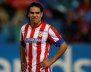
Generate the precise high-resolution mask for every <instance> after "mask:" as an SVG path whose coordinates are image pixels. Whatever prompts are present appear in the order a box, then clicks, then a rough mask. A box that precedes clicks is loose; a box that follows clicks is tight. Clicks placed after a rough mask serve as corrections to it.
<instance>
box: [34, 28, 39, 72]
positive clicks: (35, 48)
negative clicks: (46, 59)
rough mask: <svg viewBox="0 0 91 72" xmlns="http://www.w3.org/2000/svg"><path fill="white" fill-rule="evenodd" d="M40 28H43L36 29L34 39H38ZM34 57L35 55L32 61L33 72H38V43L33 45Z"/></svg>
mask: <svg viewBox="0 0 91 72" xmlns="http://www.w3.org/2000/svg"><path fill="white" fill-rule="evenodd" d="M40 27H41V26H39V27H38V28H36V30H35V33H34V36H33V38H37V37H38V34H39V29H40ZM32 55H33V59H32V71H33V72H36V57H37V47H36V43H32Z"/></svg>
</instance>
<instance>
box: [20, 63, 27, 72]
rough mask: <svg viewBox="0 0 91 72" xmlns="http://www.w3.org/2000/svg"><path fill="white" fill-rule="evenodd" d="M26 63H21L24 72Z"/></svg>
mask: <svg viewBox="0 0 91 72" xmlns="http://www.w3.org/2000/svg"><path fill="white" fill-rule="evenodd" d="M26 68H27V64H26V63H21V71H22V72H26Z"/></svg>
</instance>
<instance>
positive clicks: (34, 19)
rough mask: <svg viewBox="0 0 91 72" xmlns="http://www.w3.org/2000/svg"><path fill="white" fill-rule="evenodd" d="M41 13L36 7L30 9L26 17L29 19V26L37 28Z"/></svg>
mask: <svg viewBox="0 0 91 72" xmlns="http://www.w3.org/2000/svg"><path fill="white" fill-rule="evenodd" d="M42 16H43V12H41V11H40V8H38V7H31V8H30V12H29V14H28V17H29V18H30V20H31V21H30V24H31V26H32V27H35V26H37V25H38V24H39V23H40V22H41V18H42Z"/></svg>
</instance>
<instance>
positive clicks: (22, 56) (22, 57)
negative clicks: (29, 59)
mask: <svg viewBox="0 0 91 72" xmlns="http://www.w3.org/2000/svg"><path fill="white" fill-rule="evenodd" d="M20 61H21V70H22V72H26V52H25V47H24V46H23V45H22V44H21V46H20Z"/></svg>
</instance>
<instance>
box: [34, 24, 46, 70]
mask: <svg viewBox="0 0 91 72" xmlns="http://www.w3.org/2000/svg"><path fill="white" fill-rule="evenodd" d="M45 26H46V24H44V23H43V24H42V26H41V28H40V31H44V29H45ZM38 39H41V40H42V36H38ZM40 54H41V42H39V43H37V58H36V59H37V64H38V63H39V62H40ZM36 72H40V68H39V67H38V66H37V65H36Z"/></svg>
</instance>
